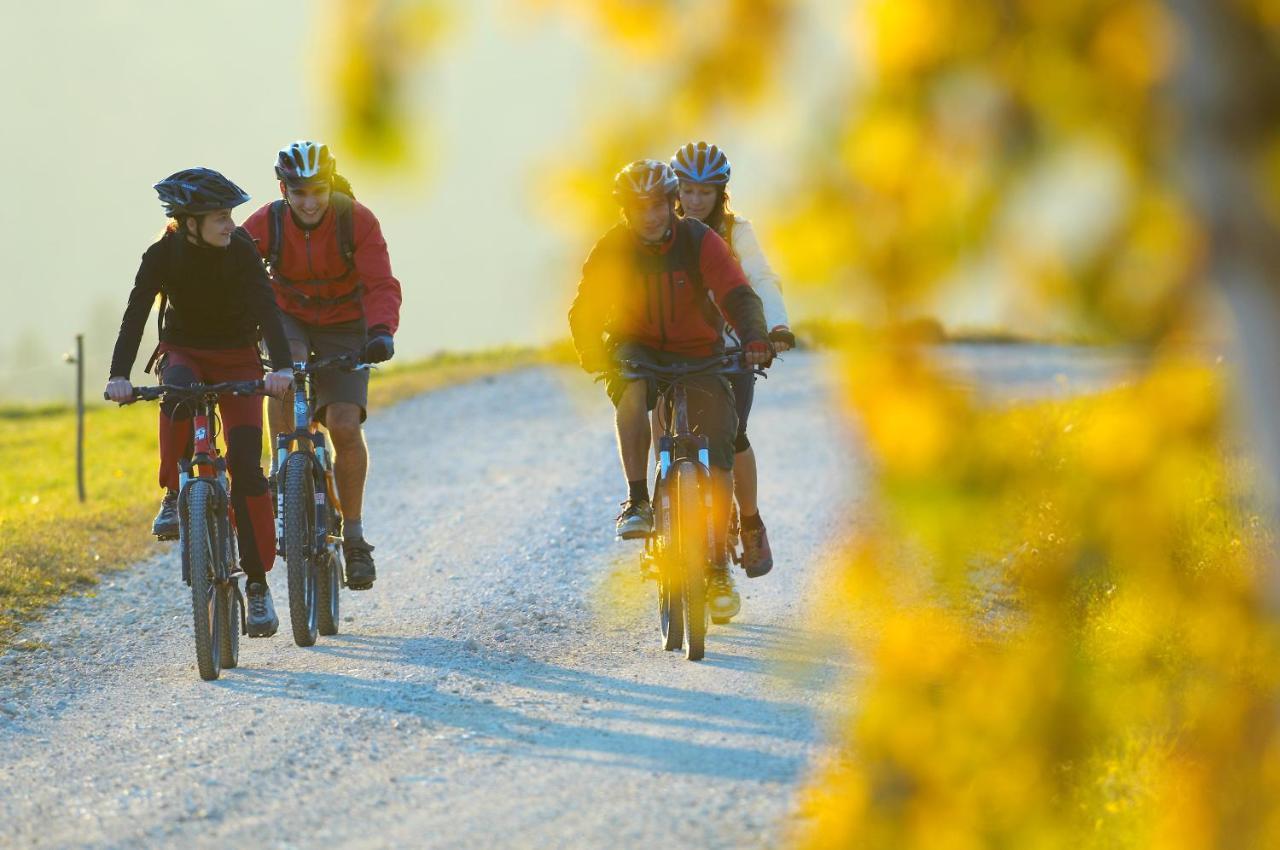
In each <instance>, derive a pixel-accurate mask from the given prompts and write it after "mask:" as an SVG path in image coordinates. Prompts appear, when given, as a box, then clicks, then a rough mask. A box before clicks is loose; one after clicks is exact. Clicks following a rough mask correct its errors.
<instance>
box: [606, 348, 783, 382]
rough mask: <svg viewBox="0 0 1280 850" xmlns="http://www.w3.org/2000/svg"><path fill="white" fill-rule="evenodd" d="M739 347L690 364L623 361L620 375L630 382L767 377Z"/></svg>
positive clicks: (761, 368)
mask: <svg viewBox="0 0 1280 850" xmlns="http://www.w3.org/2000/svg"><path fill="white" fill-rule="evenodd" d="M742 354H743V350H742V349H741V348H739V347H736V346H735V347H733V348H727V349H725V350H724V352H723V353H721V354H717V355H715V356H713V357H707V358H704V359H702V360H694V361H691V362H689V363H673V364H671V365H669V366H663V365H660V364H658V363H649V362H647V361H644V360H622V361H619V363H618V365H619V366H620V367H621V368H620V374H621V375H622V377H623V378H626V379H628V380H640V379H642V378H666V379H670V380H674V379H677V378H689V377H693V376H695V375H765V374H766V373H765V371H764V368H763V367H762V366H749V365H747V364H746V363H745V362H744V361H743V359H742Z"/></svg>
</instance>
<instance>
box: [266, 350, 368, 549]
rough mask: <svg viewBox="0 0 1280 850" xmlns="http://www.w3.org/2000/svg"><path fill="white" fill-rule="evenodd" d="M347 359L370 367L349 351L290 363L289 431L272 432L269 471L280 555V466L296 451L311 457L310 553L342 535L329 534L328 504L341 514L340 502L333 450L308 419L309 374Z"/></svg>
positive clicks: (312, 392)
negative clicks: (273, 444) (273, 441)
mask: <svg viewBox="0 0 1280 850" xmlns="http://www.w3.org/2000/svg"><path fill="white" fill-rule="evenodd" d="M343 363H347V364H350V365H351V368H352V369H368V368H371V367H370V365H369V364H367V363H356V362H354V359H353V358H352V356H351V355H336V356H332V357H327V358H324V359H323V360H320V361H317V362H315V363H312V364H310V365H308V364H307V363H305V362H302V361H299V362H296V363H294V364H293V370H294V385H293V431H291V432H289V433H284V434H277V435H276V451H275V457H276V463H275V466H274V468H273V470H272V475H273V476H274V477H275V480H276V554H277V555H281V556H283V555H284V554H285V551H284V545H285V544H284V541H285V531H284V515H285V510H284V500H285V492H284V481H283V478H284V468H285V464H286V463H287V461H288V460H289V458H290V457H291V456H292V455H293V454H295V453H296V452H304V453H306V455H307V457H308V458H310V460H311V470H312V475H313V476H314V479H315V483H316V488H315V505H314V511H315V518H314V522H313V523H312V528H313V529H314V533H313V534H312V537H311V540H310V542H309V545H310V546H311V549H310V551H308V552H307V553H306V554H307V555H308V556H309V557H310V556H313V555H317V554H319V553H320V552H322V551H323V550H324V549H325V547H327V546H337V545H339V544H341V543H342V537H341V536H339V535H337V534H330V533H329V531H330V529H329V516H328V512H329V508H330V507H331V506H332V508H333V509H334V510H335V511H336V512H337V514H338V516H342V502H341V501H340V500H339V498H338V490H337V486H336V483H335V481H334V477H333V450H332V447H331V446H330V444H329V439H328V437H327V435H326V434H325V432H324V431H321V430H320V429H319V428H318V427H315V424H314V423H313V422H312V419H313V412H314V410H315V387H314V385H313V375H314V373H315V372H318V371H320V370H321V369H325V368H329V367H332V366H335V365H339V364H343Z"/></svg>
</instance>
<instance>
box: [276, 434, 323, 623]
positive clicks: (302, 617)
mask: <svg viewBox="0 0 1280 850" xmlns="http://www.w3.org/2000/svg"><path fill="white" fill-rule="evenodd" d="M314 524H315V479H314V478H313V477H312V474H311V458H310V457H308V456H307V455H305V454H303V453H302V452H294V453H293V454H291V455H289V457H288V458H286V459H285V462H284V558H285V567H286V568H287V571H288V573H289V624H290V626H291V627H292V629H293V642H294V643H296V644H297V645H298V646H313V645H314V644H315V642H316V634H317V633H318V623H317V618H316V572H317V570H316V564H317V561H319V559H320V557H321V556H322V555H323V553H318V554H315V555H313V554H312V552H311V547H312V544H313V541H314V538H315V531H314Z"/></svg>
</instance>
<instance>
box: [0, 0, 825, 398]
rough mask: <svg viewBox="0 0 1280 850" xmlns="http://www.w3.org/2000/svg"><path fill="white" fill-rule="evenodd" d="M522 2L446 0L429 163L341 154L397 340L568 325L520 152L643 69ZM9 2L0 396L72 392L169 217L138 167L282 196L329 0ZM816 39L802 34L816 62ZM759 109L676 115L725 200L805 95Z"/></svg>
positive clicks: (92, 378)
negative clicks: (377, 260)
mask: <svg viewBox="0 0 1280 850" xmlns="http://www.w3.org/2000/svg"><path fill="white" fill-rule="evenodd" d="M513 2H514V0H479V1H478V2H472V3H466V4H458V5H459V6H460V8H462V9H463V12H462V13H461V14H460V16H459V17H458V19H457V21H456V22H455V24H454V29H453V31H452V33H451V35H450V37H449V38H448V39H447V40H446V43H445V44H444V45H442V47H441V48H440V50H439V51H438V52H437V53H436V54H435V55H433V56H432V57H430V58H429V59H428V60H427V61H426V63H425V64H424V65H423V67H422V70H421V72H420V73H419V74H417V76H416V77H415V79H414V91H415V96H416V98H418V99H420V101H421V106H422V114H423V116H424V118H426V119H427V121H428V122H429V126H430V127H431V128H432V136H433V138H432V140H431V142H430V143H424V150H425V149H426V147H427V145H428V144H429V145H431V146H433V150H434V152H435V156H434V158H433V161H432V166H433V167H432V169H431V171H430V174H429V177H428V178H427V179H425V180H417V181H413V180H410V181H405V182H397V181H392V180H388V179H386V178H385V177H381V176H374V175H371V174H368V173H366V172H363V171H361V170H360V169H358V168H355V167H352V166H351V160H350V157H344V154H343V151H342V150H341V148H340V147H337V148H335V151H334V152H335V154H336V156H337V158H338V163H339V169H340V170H341V171H343V172H345V173H347V174H348V176H349V177H350V178H351V179H352V182H353V184H354V186H355V190H356V194H357V196H358V197H359V198H360V200H361V201H362V202H364V203H365V204H367V205H368V206H369V207H370V208H371V209H373V211H374V212H375V213H376V214H377V216H378V217H379V219H380V221H381V223H382V228H383V231H384V233H385V235H386V238H387V242H388V244H389V246H390V251H391V259H392V264H393V268H394V270H395V272H396V275H397V277H399V278H400V280H401V282H402V284H403V287H404V307H403V312H402V317H401V332H400V334H399V335H398V337H397V356H402V355H403V356H407V357H411V356H416V355H425V354H429V353H431V352H433V351H436V350H440V349H476V348H483V347H489V346H494V345H500V344H504V343H540V342H545V341H548V340H551V339H555V338H558V337H563V336H564V335H565V334H566V333H567V328H566V325H565V318H564V316H565V310H566V309H567V306H568V299H569V297H570V295H571V293H572V287H573V286H574V285H575V284H576V281H577V273H578V268H579V265H580V263H581V260H582V254H583V253H584V251H585V247H586V246H585V245H583V244H581V243H580V242H578V243H573V244H570V243H569V242H567V241H566V239H565V237H564V236H563V234H562V233H560V232H558V231H557V230H556V229H555V228H553V227H549V226H548V223H547V222H544V221H540V220H539V217H538V214H537V213H536V212H535V204H534V203H533V199H531V198H530V196H529V186H530V180H529V173H530V169H531V168H532V167H533V166H535V165H536V164H537V163H539V162H545V161H546V160H547V158H548V157H551V156H554V155H556V152H557V150H559V149H564V146H565V144H566V140H567V139H569V140H571V139H573V138H574V137H573V134H574V133H576V132H580V128H582V127H584V126H586V125H587V124H589V123H590V120H591V118H592V116H593V114H594V112H593V110H598V109H599V108H600V106H601V103H600V101H601V99H602V98H608V97H609V95H610V93H611V91H615V90H616V86H617V85H618V84H619V83H620V82H621V83H623V84H631V85H634V84H635V83H636V81H635V80H629V79H628V74H629V73H630V69H629V68H628V67H627V65H626V64H625V58H623V57H620V56H619V55H618V54H617V52H616V51H613V50H609V49H606V48H605V46H604V45H603V44H599V43H593V40H592V39H591V38H590V37H589V32H588V28H587V27H586V26H585V25H583V24H581V23H569V22H565V21H564V20H563V19H560V18H554V17H553V18H543V19H531V18H530V17H529V16H527V15H525V16H520V19H519V20H517V21H512V20H509V17H510V16H509V14H508V13H509V12H510V10H511V7H512V4H513ZM0 4H2V5H3V15H4V21H5V26H4V27H3V29H0V80H2V81H3V82H0V87H2V88H0V96H2V98H3V109H4V117H5V121H4V125H5V128H6V131H7V132H5V133H3V134H0V161H2V162H3V164H4V168H5V177H4V182H5V185H6V188H7V192H6V198H5V203H4V204H3V205H0V224H2V226H0V231H2V232H3V233H4V249H5V251H4V253H5V255H6V265H7V267H8V268H7V274H6V275H5V280H4V284H3V286H4V292H5V309H3V310H2V311H0V358H3V359H2V360H0V398H6V397H8V398H13V397H40V396H43V397H58V398H64V397H65V391H64V388H65V386H67V385H68V378H69V375H70V371H71V370H70V369H68V368H67V367H66V366H65V365H64V364H62V363H61V362H60V361H59V360H58V355H59V354H60V353H61V352H62V351H64V350H67V349H68V348H70V346H71V344H72V340H73V337H74V335H75V333H77V332H79V331H83V332H85V333H86V334H87V345H88V348H89V352H90V356H89V358H87V367H88V371H87V374H88V377H89V380H88V383H89V385H90V391H91V393H92V394H94V395H96V392H97V385H98V384H99V383H100V382H101V381H102V380H103V379H104V378H105V371H106V360H107V355H108V353H109V350H110V347H111V345H112V344H113V342H114V338H115V332H116V329H117V328H118V325H119V319H120V314H121V312H122V311H123V309H124V304H125V301H126V299H127V297H128V292H129V289H130V287H131V285H132V282H133V276H134V273H135V272H136V270H137V265H138V260H139V258H140V256H141V254H142V252H143V251H144V250H145V249H146V247H147V246H148V245H149V244H150V243H151V242H152V241H153V240H154V238H155V237H156V235H157V234H158V233H159V232H160V229H161V228H162V227H163V225H164V217H163V214H162V213H161V211H160V207H159V204H158V202H157V200H156V196H155V192H154V191H153V190H152V189H151V184H153V183H155V182H156V181H157V180H159V179H161V178H162V177H164V176H166V175H168V174H170V173H172V172H174V171H177V170H179V169H181V168H185V167H189V166H193V165H204V166H209V167H212V168H216V169H218V170H220V171H222V172H224V173H225V174H226V175H227V176H228V177H230V178H231V179H232V180H234V181H236V182H237V183H238V184H240V185H241V186H243V187H244V188H245V189H246V190H247V191H248V192H249V193H250V194H251V195H252V196H253V200H252V201H251V202H250V203H249V204H247V205H246V206H245V207H242V208H240V209H239V210H237V213H238V214H239V215H238V218H239V220H243V218H244V217H246V216H247V215H248V213H249V212H251V211H252V210H253V209H256V208H257V206H258V205H260V204H262V203H266V202H268V201H270V200H272V199H274V198H275V197H277V195H278V190H277V188H276V183H275V178H274V176H273V174H272V165H273V163H274V159H275V152H276V151H277V150H278V149H279V148H280V147H281V146H282V145H284V144H286V143H288V142H289V141H291V140H293V139H295V138H308V137H309V138H319V139H321V140H326V138H327V133H328V131H329V130H330V129H331V125H330V124H329V123H328V122H327V121H326V115H327V112H326V110H327V105H326V99H325V97H324V92H322V91H320V90H318V86H321V85H323V83H324V78H323V76H321V75H320V74H318V73H317V72H318V70H319V69H321V68H322V67H323V63H322V62H320V61H318V59H317V57H315V56H314V55H312V54H313V53H314V50H315V46H316V44H317V43H318V41H317V38H316V36H317V34H318V32H319V29H318V24H317V23H315V22H313V21H312V20H311V19H310V18H309V16H310V15H314V14H317V13H319V12H320V11H321V10H323V9H325V8H327V4H325V3H319V2H304V0H272V1H271V2H266V3H263V2H246V0H231V2H223V3H220V4H212V5H211V4H191V3H177V2H172V0H168V2H108V0H78V2H76V3H74V4H70V3H47V4H34V3H25V2H18V1H17V0H0ZM817 29H818V30H819V31H820V30H821V29H822V28H821V27H818V28H817ZM822 47H823V45H822V44H821V43H818V44H815V45H813V46H811V48H810V50H809V52H808V55H807V62H808V64H809V66H810V68H811V69H812V67H813V66H814V65H815V64H818V63H815V61H814V60H815V57H820V56H821V55H822ZM826 49H827V51H828V55H834V54H833V53H832V51H837V52H838V50H839V46H838V45H835V44H827V45H826ZM818 73H820V71H819V72H818ZM811 74H814V71H813V70H809V71H808V72H806V75H807V76H808V75H811ZM814 79H816V77H815V76H808V80H810V81H812V80H814ZM804 88H805V91H804V92H803V95H802V97H801V98H800V100H805V101H807V102H810V103H812V102H813V100H814V98H815V97H817V96H818V94H819V93H818V92H816V91H815V87H812V86H805V87H804ZM609 105H610V106H613V105H614V104H609ZM792 108H793V109H796V110H798V109H799V107H796V106H794V105H793V106H792ZM770 118H771V120H770V121H767V122H764V123H762V124H761V125H759V126H756V127H754V128H749V129H744V128H736V129H735V128H732V127H727V126H726V127H720V128H710V129H708V128H690V131H689V133H688V139H694V138H702V137H704V136H705V137H708V138H711V139H712V140H714V141H717V142H719V143H720V144H721V145H722V146H723V147H725V148H726V149H727V150H729V151H730V154H731V158H732V159H733V163H734V198H735V206H737V207H739V208H740V209H745V211H746V212H747V214H748V215H749V216H751V217H752V218H755V219H757V220H759V219H761V218H767V216H768V212H767V211H766V210H763V209H761V206H762V205H763V203H764V201H765V193H766V190H767V189H768V188H769V187H771V186H775V185H776V184H777V181H778V180H779V179H780V177H781V175H782V174H783V173H784V172H785V169H786V161H785V150H786V149H787V148H788V146H790V145H791V144H792V143H793V141H794V139H795V138H797V137H798V136H799V135H800V133H801V130H802V129H803V127H802V124H803V120H802V118H801V116H800V114H799V112H793V113H792V114H791V115H785V114H782V115H777V114H775V115H773V116H770ZM686 140H687V139H684V138H679V139H674V140H673V142H672V145H671V147H672V148H674V146H675V145H676V144H679V143H681V142H683V141H686ZM669 155H670V151H669V150H659V151H647V150H637V151H635V154H634V156H635V158H639V157H642V156H658V157H665V156H669ZM622 164H623V163H619V165H620V166H621V165H622ZM608 190H609V187H607V186H602V187H601V191H602V192H608ZM753 200H756V203H755V204H753V203H752V201H753ZM766 247H767V246H766ZM146 350H149V349H147V347H146V344H145V343H144V351H143V355H145V351H146ZM140 361H141V356H140ZM141 367H142V362H139V363H138V364H137V365H136V367H135V372H134V375H135V376H137V375H138V374H140V372H141Z"/></svg>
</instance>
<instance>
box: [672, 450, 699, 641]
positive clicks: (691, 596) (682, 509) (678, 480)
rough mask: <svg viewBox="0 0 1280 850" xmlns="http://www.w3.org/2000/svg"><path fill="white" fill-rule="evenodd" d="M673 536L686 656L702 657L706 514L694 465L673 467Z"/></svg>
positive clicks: (684, 463)
mask: <svg viewBox="0 0 1280 850" xmlns="http://www.w3.org/2000/svg"><path fill="white" fill-rule="evenodd" d="M671 481H672V488H671V494H672V526H673V528H672V538H673V540H674V541H675V547H674V548H675V553H674V554H675V558H674V562H673V563H672V564H671V565H670V566H671V567H672V568H673V569H671V572H673V573H674V574H676V575H678V576H679V577H680V579H679V580H680V591H681V594H680V595H681V597H682V598H683V602H684V626H685V629H684V631H685V657H686V658H688V659H689V660H690V661H700V660H702V657H703V654H704V653H705V645H706V638H707V579H706V565H707V556H708V552H707V522H708V519H707V516H706V511H705V510H704V508H703V500H702V481H701V475H700V471H699V469H698V466H697V464H695V463H693V462H692V461H682V462H680V463H677V464H676V465H675V467H674V468H673V469H672V474H671Z"/></svg>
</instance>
